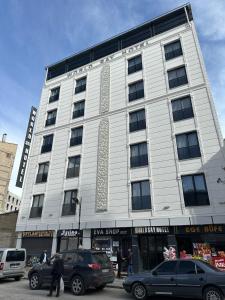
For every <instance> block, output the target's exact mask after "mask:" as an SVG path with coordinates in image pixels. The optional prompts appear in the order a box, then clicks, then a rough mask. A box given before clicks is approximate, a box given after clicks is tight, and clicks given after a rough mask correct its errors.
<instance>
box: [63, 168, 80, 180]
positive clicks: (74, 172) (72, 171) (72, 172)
mask: <svg viewBox="0 0 225 300" xmlns="http://www.w3.org/2000/svg"><path fill="white" fill-rule="evenodd" d="M79 172H80V167H75V168H68V169H67V172H66V178H71V177H78V176H79Z"/></svg>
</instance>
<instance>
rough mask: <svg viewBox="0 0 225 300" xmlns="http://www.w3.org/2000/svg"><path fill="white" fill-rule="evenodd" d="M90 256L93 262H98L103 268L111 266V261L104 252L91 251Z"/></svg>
mask: <svg viewBox="0 0 225 300" xmlns="http://www.w3.org/2000/svg"><path fill="white" fill-rule="evenodd" d="M92 257H93V258H94V262H96V263H97V264H100V265H101V267H102V268H103V269H104V268H109V267H111V262H110V260H109V258H108V256H107V255H106V254H105V253H93V254H92Z"/></svg>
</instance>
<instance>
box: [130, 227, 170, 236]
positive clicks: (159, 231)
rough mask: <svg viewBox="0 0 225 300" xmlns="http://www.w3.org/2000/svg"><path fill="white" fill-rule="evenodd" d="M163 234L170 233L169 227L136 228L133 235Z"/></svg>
mask: <svg viewBox="0 0 225 300" xmlns="http://www.w3.org/2000/svg"><path fill="white" fill-rule="evenodd" d="M148 233H150V234H152V233H156V234H163V233H170V227H169V226H146V227H134V228H133V234H148Z"/></svg>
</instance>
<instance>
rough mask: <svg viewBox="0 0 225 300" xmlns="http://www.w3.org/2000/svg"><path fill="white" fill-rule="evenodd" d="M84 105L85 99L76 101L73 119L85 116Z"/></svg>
mask: <svg viewBox="0 0 225 300" xmlns="http://www.w3.org/2000/svg"><path fill="white" fill-rule="evenodd" d="M84 105H85V101H84V100H82V101H79V102H76V103H74V110H73V119H75V118H79V117H82V116H84Z"/></svg>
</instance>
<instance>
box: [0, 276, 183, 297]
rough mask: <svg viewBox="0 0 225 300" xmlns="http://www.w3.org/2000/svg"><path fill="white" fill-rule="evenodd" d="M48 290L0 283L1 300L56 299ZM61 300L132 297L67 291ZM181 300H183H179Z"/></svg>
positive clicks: (106, 291)
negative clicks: (34, 289)
mask: <svg viewBox="0 0 225 300" xmlns="http://www.w3.org/2000/svg"><path fill="white" fill-rule="evenodd" d="M47 294H48V290H47V289H44V290H43V289H42V290H37V291H31V290H30V289H29V282H28V280H25V279H23V280H21V281H15V280H14V279H12V280H11V279H8V280H1V281H0V300H41V299H55V297H52V298H48V297H46V295H47ZM59 299H62V300H70V299H71V300H72V299H73V300H75V299H77V300H112V299H113V300H132V299H134V298H133V297H132V296H131V295H128V294H127V293H126V292H125V291H124V290H122V289H116V288H105V289H104V290H103V291H96V290H89V291H88V292H87V293H86V294H85V295H84V296H79V297H76V296H74V295H72V294H71V293H70V291H69V290H68V291H66V292H65V293H63V294H62V295H61V296H60V298H59ZM149 299H150V300H156V299H157V300H171V298H165V297H163V298H161V297H160V298H154V299H153V298H149ZM177 300H178V299H177ZM179 300H181V299H179Z"/></svg>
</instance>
